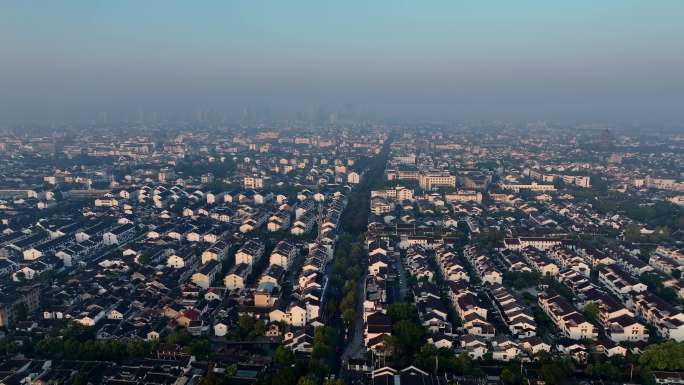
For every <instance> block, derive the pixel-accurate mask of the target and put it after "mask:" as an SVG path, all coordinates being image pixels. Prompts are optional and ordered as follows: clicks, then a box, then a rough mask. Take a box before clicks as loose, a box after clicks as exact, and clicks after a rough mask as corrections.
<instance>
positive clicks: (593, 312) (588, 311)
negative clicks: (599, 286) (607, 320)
mask: <svg viewBox="0 0 684 385" xmlns="http://www.w3.org/2000/svg"><path fill="white" fill-rule="evenodd" d="M599 311H600V310H599V307H598V304H596V302H590V303H588V304H587V305H586V306H585V307H584V314H585V315H586V316H587V319H589V321H591V322H598V319H599Z"/></svg>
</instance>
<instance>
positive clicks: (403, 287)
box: [393, 251, 408, 302]
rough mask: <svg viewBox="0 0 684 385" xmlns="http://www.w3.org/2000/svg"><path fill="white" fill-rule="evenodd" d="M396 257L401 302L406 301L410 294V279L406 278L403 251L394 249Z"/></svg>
mask: <svg viewBox="0 0 684 385" xmlns="http://www.w3.org/2000/svg"><path fill="white" fill-rule="evenodd" d="M393 253H394V259H395V261H396V267H397V270H398V271H399V296H400V297H399V302H402V301H404V298H406V296H407V295H408V280H407V279H406V270H405V269H404V263H403V262H402V260H401V252H399V251H394V252H393Z"/></svg>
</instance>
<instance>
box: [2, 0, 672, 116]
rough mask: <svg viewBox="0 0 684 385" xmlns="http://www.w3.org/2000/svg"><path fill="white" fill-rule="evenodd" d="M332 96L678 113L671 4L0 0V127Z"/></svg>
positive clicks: (309, 105) (577, 112)
mask: <svg viewBox="0 0 684 385" xmlns="http://www.w3.org/2000/svg"><path fill="white" fill-rule="evenodd" d="M344 103H352V104H353V105H354V106H356V107H358V108H362V109H365V110H371V111H375V112H376V113H377V114H378V115H379V116H395V117H406V118H432V117H434V118H436V119H438V118H453V119H458V120H461V119H462V120H473V119H477V120H480V119H484V120H494V119H513V120H520V119H523V120H526V119H529V120H533V119H538V118H540V119H551V120H570V121H594V120H601V121H642V122H679V123H681V122H682V121H684V1H681V0H672V1H658V0H652V1H645V0H640V1H628V0H615V1H613V0H591V1H583V0H572V1H550V0H543V1H523V0H502V1H486V0H477V1H459V0H448V1H397V0H393V1H370V0H364V1H353V0H344V1H335V2H332V1H324V0H315V1H297V0H277V1H261V0H247V1H230V0H223V1H170V0H159V1H153V0H142V1H141V0H133V1H125V0H116V1H95V0H83V1H76V0H72V1H57V0H54V1H29V0H17V1H12V0H4V1H1V2H0V122H3V123H6V122H32V121H45V120H55V119H57V120H61V119H78V118H81V119H82V118H89V117H92V116H96V115H97V114H100V113H102V112H104V111H106V112H108V113H109V114H111V115H112V116H113V115H115V114H119V113H123V112H127V113H128V112H135V111H138V110H141V109H142V110H144V111H156V112H158V113H159V114H164V113H168V112H171V111H187V112H192V111H195V110H196V109H198V108H203V109H208V108H212V109H214V110H216V111H220V112H229V113H235V112H236V111H241V110H242V109H243V108H244V107H248V106H249V107H256V108H262V107H265V108H268V109H269V110H270V111H273V112H296V111H306V110H307V109H313V108H316V107H318V106H321V107H324V108H326V109H328V110H331V109H341V108H342V107H341V106H342V105H343V104H344Z"/></svg>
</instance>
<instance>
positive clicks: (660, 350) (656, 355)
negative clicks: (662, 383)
mask: <svg viewBox="0 0 684 385" xmlns="http://www.w3.org/2000/svg"><path fill="white" fill-rule="evenodd" d="M639 363H640V364H642V365H644V366H646V367H647V368H648V369H649V370H682V369H684V344H683V343H681V342H676V341H672V340H670V341H666V342H663V343H660V344H652V345H649V346H648V348H646V351H644V353H643V354H642V355H641V357H640V358H639Z"/></svg>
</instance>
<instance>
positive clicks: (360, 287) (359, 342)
mask: <svg viewBox="0 0 684 385" xmlns="http://www.w3.org/2000/svg"><path fill="white" fill-rule="evenodd" d="M367 275H368V270H366V271H365V272H364V274H363V276H362V277H361V279H360V280H359V282H358V284H357V287H356V321H355V322H354V334H353V335H352V338H351V340H350V341H349V343H347V347H346V348H345V349H344V352H342V356H341V357H340V361H341V362H342V367H345V366H346V363H347V361H348V360H349V359H350V358H361V357H362V356H363V354H364V353H365V352H366V347H365V346H364V344H363V329H364V322H363V300H364V294H365V293H364V292H365V283H366V277H367Z"/></svg>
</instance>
